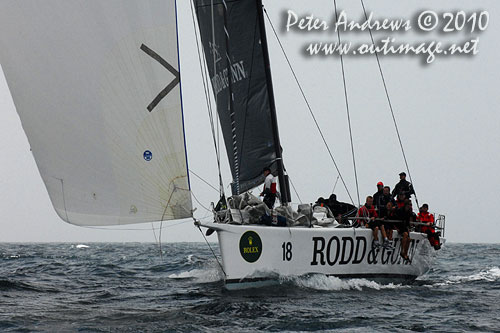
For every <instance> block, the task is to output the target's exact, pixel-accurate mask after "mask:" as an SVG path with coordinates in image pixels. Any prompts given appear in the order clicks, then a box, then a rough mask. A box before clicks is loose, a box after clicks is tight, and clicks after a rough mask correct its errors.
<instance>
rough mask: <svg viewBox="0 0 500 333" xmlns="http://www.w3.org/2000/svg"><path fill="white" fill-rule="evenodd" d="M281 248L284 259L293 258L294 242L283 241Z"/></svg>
mask: <svg viewBox="0 0 500 333" xmlns="http://www.w3.org/2000/svg"><path fill="white" fill-rule="evenodd" d="M281 248H282V249H283V261H290V260H292V243H291V242H283V245H281Z"/></svg>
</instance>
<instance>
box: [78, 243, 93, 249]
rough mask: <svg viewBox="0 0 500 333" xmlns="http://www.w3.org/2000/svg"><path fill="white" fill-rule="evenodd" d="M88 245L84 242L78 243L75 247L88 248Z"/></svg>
mask: <svg viewBox="0 0 500 333" xmlns="http://www.w3.org/2000/svg"><path fill="white" fill-rule="evenodd" d="M89 247H90V246H88V245H85V244H78V245H77V246H76V248H77V249H88V248H89Z"/></svg>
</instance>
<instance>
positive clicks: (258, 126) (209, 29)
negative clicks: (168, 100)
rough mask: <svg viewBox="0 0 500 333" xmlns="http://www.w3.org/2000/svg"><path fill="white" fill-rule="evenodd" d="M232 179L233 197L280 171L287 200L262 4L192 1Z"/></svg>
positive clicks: (246, 0)
mask: <svg viewBox="0 0 500 333" xmlns="http://www.w3.org/2000/svg"><path fill="white" fill-rule="evenodd" d="M193 1H194V4H195V7H196V14H197V18H198V25H199V28H200V34H201V41H202V44H203V48H204V51H205V59H206V62H207V65H208V71H209V75H210V79H211V83H212V87H213V90H214V91H213V93H214V95H215V98H216V103H217V111H218V113H219V118H220V123H221V127H222V132H223V135H224V142H225V145H226V150H227V155H228V158H229V163H230V166H231V172H232V176H233V184H232V185H233V186H232V189H233V194H239V193H241V192H244V191H246V190H249V189H251V188H253V187H256V186H258V185H259V184H261V183H262V182H263V180H264V179H263V176H262V169H263V168H264V167H270V168H271V170H272V171H273V173H275V172H278V174H279V177H280V188H281V194H282V199H283V202H288V200H287V195H286V194H287V192H288V191H286V187H284V186H286V185H285V181H284V176H283V166H282V161H281V151H280V149H281V148H280V145H279V136H278V132H277V125H276V114H275V112H274V100H273V97H272V86H271V81H270V80H271V78H270V71H269V59H268V57H267V49H266V47H267V45H264V44H265V31H264V30H263V29H264V22H263V17H262V8H261V2H260V1H256V0H226V1H224V0H193Z"/></svg>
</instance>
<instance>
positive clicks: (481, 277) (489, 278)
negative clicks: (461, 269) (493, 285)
mask: <svg viewBox="0 0 500 333" xmlns="http://www.w3.org/2000/svg"><path fill="white" fill-rule="evenodd" d="M499 279H500V268H499V267H497V266H495V267H491V268H489V269H484V270H482V271H480V272H478V273H474V274H471V275H452V276H450V277H448V279H447V280H446V281H444V282H442V283H437V284H435V285H449V284H459V283H467V282H479V281H485V282H495V281H497V280H499Z"/></svg>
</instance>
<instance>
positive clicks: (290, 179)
mask: <svg viewBox="0 0 500 333" xmlns="http://www.w3.org/2000/svg"><path fill="white" fill-rule="evenodd" d="M288 180H289V181H290V184H291V185H292V188H293V191H294V192H295V195H296V196H297V199H299V201H300V203H302V199H301V198H300V196H299V193H298V192H297V190H296V189H295V185H293V182H292V178H290V175H288Z"/></svg>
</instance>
